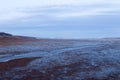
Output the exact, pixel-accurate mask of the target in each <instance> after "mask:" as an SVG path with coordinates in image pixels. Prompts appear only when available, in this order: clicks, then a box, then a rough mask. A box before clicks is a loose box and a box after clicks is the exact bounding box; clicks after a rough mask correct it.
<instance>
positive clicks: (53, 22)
mask: <svg viewBox="0 0 120 80" xmlns="http://www.w3.org/2000/svg"><path fill="white" fill-rule="evenodd" d="M0 5H1V6H0V30H1V31H7V32H12V33H15V34H23V35H28V34H30V32H36V33H33V35H32V34H31V35H29V36H38V37H41V35H40V36H39V35H36V34H38V33H39V34H42V35H45V36H42V37H74V36H75V35H74V34H78V35H76V37H84V36H85V37H106V36H110V35H111V34H114V33H119V31H116V30H118V28H119V26H120V23H119V20H120V0H114V1H113V0H109V1H105V0H69V1H68V0H19V1H16V0H4V1H0ZM105 27H106V28H107V29H106V28H105ZM95 28H96V29H95ZM23 29H24V32H21V30H23ZM64 29H65V30H64ZM71 29H72V30H71ZM97 29H98V30H97ZM100 29H105V30H108V31H105V30H103V31H102V30H100ZM38 30H39V31H41V32H39V31H38ZM51 32H53V33H51ZM57 32H58V33H57ZM49 33H51V34H50V35H47V34H49ZM54 34H56V35H54ZM83 34H84V36H82V35H83ZM119 34H120V33H119ZM63 35H65V36H63ZM111 36H116V35H111ZM117 36H118V35H117Z"/></svg>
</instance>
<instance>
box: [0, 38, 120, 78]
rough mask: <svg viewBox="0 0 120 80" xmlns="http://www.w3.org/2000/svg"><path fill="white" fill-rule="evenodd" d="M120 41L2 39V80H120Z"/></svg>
mask: <svg viewBox="0 0 120 80" xmlns="http://www.w3.org/2000/svg"><path fill="white" fill-rule="evenodd" d="M119 79H120V39H81V40H74V39H35V38H25V37H0V80H119Z"/></svg>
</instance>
